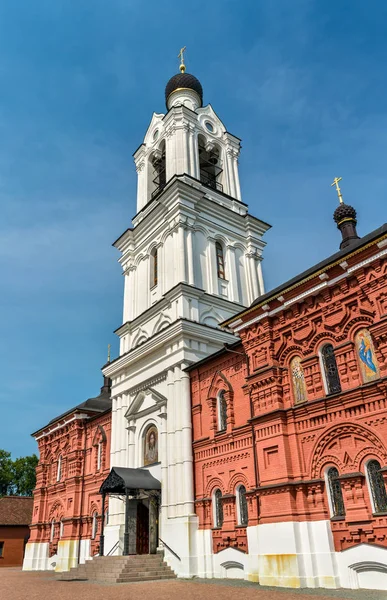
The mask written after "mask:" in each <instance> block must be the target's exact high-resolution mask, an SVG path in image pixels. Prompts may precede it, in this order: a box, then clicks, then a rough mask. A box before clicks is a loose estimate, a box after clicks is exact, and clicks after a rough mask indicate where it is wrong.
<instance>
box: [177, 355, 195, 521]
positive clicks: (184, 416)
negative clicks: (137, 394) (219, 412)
mask: <svg viewBox="0 0 387 600" xmlns="http://www.w3.org/2000/svg"><path fill="white" fill-rule="evenodd" d="M186 366H188V365H185V364H184V363H183V364H182V365H181V369H184V368H185V367H186ZM180 377H181V388H180V404H181V408H180V410H181V425H182V433H181V448H182V459H183V482H184V484H183V486H182V490H183V503H184V504H183V508H184V512H183V514H184V515H189V514H193V513H194V512H195V509H194V487H193V455H192V418H191V384H190V378H189V374H188V373H186V372H185V371H183V370H181V371H180Z"/></svg>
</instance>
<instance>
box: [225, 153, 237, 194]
mask: <svg viewBox="0 0 387 600" xmlns="http://www.w3.org/2000/svg"><path fill="white" fill-rule="evenodd" d="M233 154H234V152H233V150H232V149H231V148H230V149H229V150H227V152H226V160H227V172H228V182H229V186H230V188H229V194H230V196H233V197H234V198H236V187H235V177H234V168H233V161H234V158H233Z"/></svg>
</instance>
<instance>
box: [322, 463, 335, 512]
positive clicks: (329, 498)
mask: <svg viewBox="0 0 387 600" xmlns="http://www.w3.org/2000/svg"><path fill="white" fill-rule="evenodd" d="M332 467H335V468H336V469H337V467H336V465H333V464H332V465H328V466H327V467H325V470H324V481H325V491H326V493H327V497H328V506H329V514H330V516H331V518H333V517H334V516H335V515H334V510H333V504H332V498H331V486H330V484H329V477H328V471H329V469H331V468H332Z"/></svg>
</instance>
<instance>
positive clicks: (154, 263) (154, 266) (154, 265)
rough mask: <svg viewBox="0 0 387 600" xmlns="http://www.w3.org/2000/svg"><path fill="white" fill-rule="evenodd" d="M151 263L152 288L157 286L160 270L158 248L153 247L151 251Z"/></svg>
mask: <svg viewBox="0 0 387 600" xmlns="http://www.w3.org/2000/svg"><path fill="white" fill-rule="evenodd" d="M150 260H151V264H150V278H151V279H150V286H151V288H152V287H154V286H156V285H157V283H158V272H159V265H158V252H157V248H153V250H152V252H151V257H150Z"/></svg>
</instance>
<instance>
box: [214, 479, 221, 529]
mask: <svg viewBox="0 0 387 600" xmlns="http://www.w3.org/2000/svg"><path fill="white" fill-rule="evenodd" d="M213 498H214V527H222V525H223V504H222V492H221V491H220V489H219V488H218V489H217V490H215V492H214V496H213Z"/></svg>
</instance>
